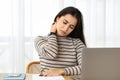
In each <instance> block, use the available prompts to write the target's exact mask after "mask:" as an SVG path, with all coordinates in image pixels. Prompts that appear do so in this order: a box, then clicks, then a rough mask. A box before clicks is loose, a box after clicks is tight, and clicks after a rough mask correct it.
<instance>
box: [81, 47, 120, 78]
mask: <svg viewBox="0 0 120 80" xmlns="http://www.w3.org/2000/svg"><path fill="white" fill-rule="evenodd" d="M80 80H120V48H85V49H83V54H82V72H81V75H80Z"/></svg>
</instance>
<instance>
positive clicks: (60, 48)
mask: <svg viewBox="0 0 120 80" xmlns="http://www.w3.org/2000/svg"><path fill="white" fill-rule="evenodd" d="M84 47H85V45H84V44H83V43H82V42H81V40H80V39H78V38H70V37H60V36H56V35H54V34H52V35H49V36H46V37H43V36H38V37H36V38H35V48H36V50H37V52H38V54H39V57H40V62H41V69H49V68H65V70H66V73H67V75H77V74H80V72H81V57H82V49H83V48H84Z"/></svg>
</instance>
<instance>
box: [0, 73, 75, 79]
mask: <svg viewBox="0 0 120 80" xmlns="http://www.w3.org/2000/svg"><path fill="white" fill-rule="evenodd" d="M4 75H5V73H0V80H3V76H4ZM32 75H34V74H26V79H25V80H32ZM63 77H64V79H65V80H73V79H72V78H71V77H70V76H63Z"/></svg>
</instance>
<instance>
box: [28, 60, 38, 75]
mask: <svg viewBox="0 0 120 80" xmlns="http://www.w3.org/2000/svg"><path fill="white" fill-rule="evenodd" d="M26 73H30V74H40V61H32V62H30V63H29V64H28V65H27V68H26Z"/></svg>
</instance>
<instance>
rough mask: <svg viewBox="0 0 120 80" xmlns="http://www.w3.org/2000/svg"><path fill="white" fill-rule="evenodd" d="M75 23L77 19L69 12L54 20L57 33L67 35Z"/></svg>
mask: <svg viewBox="0 0 120 80" xmlns="http://www.w3.org/2000/svg"><path fill="white" fill-rule="evenodd" d="M76 24H77V19H76V18H75V17H74V16H72V15H71V14H66V15H64V16H61V17H58V18H57V20H56V28H57V35H59V36H67V35H69V34H70V33H71V32H72V31H73V30H74V28H75V26H76Z"/></svg>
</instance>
